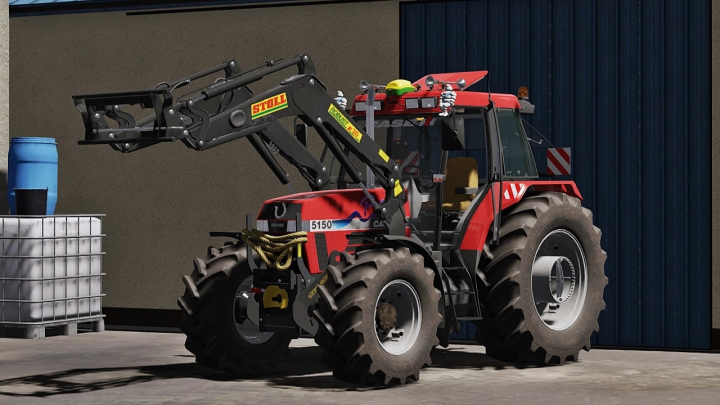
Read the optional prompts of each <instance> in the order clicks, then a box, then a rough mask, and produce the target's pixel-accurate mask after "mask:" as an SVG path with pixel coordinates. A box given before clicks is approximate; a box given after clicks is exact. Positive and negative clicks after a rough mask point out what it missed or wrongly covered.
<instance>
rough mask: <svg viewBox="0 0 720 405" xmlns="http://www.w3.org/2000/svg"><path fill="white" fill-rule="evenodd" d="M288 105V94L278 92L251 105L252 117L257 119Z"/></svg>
mask: <svg viewBox="0 0 720 405" xmlns="http://www.w3.org/2000/svg"><path fill="white" fill-rule="evenodd" d="M287 107H288V102H287V95H286V94H285V93H282V94H278V95H277V96H272V97H270V98H266V99H265V100H263V101H261V102H259V103H255V104H253V105H252V106H250V109H251V111H250V118H251V119H253V120H255V119H258V118H260V117H264V116H266V115H268V114H272V113H274V112H277V111H280V110H284V109H286V108H287Z"/></svg>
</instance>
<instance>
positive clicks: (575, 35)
mask: <svg viewBox="0 0 720 405" xmlns="http://www.w3.org/2000/svg"><path fill="white" fill-rule="evenodd" d="M401 7H402V9H401V25H402V27H401V51H402V58H401V72H402V75H403V78H407V79H408V80H411V81H412V80H415V79H417V78H419V77H422V76H423V75H425V74H428V73H439V72H447V71H464V70H481V69H488V70H490V72H491V74H490V85H491V90H492V91H495V92H504V93H508V92H511V93H516V92H517V89H518V87H519V86H522V85H526V86H528V87H529V88H530V100H531V102H533V103H534V104H535V105H536V114H535V115H534V116H533V117H532V118H531V120H530V122H531V123H532V125H533V126H535V127H536V128H538V129H539V130H540V132H541V133H543V134H544V135H545V136H546V137H548V138H549V139H550V141H552V142H553V143H554V144H555V145H556V146H568V147H571V148H572V154H573V164H572V171H573V174H572V176H571V177H572V178H573V179H574V180H575V181H576V182H577V183H578V185H579V187H580V190H581V192H582V193H583V196H584V197H585V201H584V205H585V206H586V207H588V208H590V209H591V210H592V211H593V212H594V213H595V222H596V224H597V225H598V226H599V227H600V228H601V229H602V230H603V238H602V245H603V248H604V249H605V250H606V251H607V253H608V261H607V266H606V274H607V276H608V278H609V279H610V284H609V285H608V287H607V289H606V291H605V300H606V302H607V311H605V312H604V313H603V314H602V316H601V318H600V328H601V331H600V333H599V335H598V336H596V337H595V338H594V339H593V343H595V344H599V345H612V346H615V345H617V346H645V347H666V348H692V349H709V348H710V328H711V324H710V322H711V300H710V274H711V252H710V218H711V206H710V177H711V169H710V137H711V133H710V124H711V117H710V108H711V100H710V84H711V79H710V0H552V1H551V0H478V1H458V2H441V3H405V4H402V6H401ZM477 90H483V91H484V90H486V87H485V84H480V85H478V88H477ZM531 136H532V134H531ZM538 155H541V153H538ZM540 160H541V161H542V162H540V163H541V164H539V165H538V168H539V169H541V170H543V169H544V159H540ZM471 333H472V331H471V330H467V331H465V332H464V333H463V334H459V335H457V337H471V336H472V335H471Z"/></svg>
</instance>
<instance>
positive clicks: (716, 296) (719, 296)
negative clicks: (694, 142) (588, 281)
mask: <svg viewBox="0 0 720 405" xmlns="http://www.w3.org/2000/svg"><path fill="white" fill-rule="evenodd" d="M712 94H720V2H717V1H713V2H712ZM712 124H713V125H712V128H713V129H712V172H713V179H712V207H713V216H712V250H713V251H712V255H713V260H712V266H713V271H712V280H713V281H712V284H713V286H712V291H713V292H712V297H713V298H712V300H713V303H712V306H713V321H712V327H713V328H714V329H720V213H719V212H718V210H720V109H719V108H717V107H714V108H713V109H712ZM718 339H720V331H718ZM718 344H719V345H720V342H718ZM717 349H719V350H720V347H717Z"/></svg>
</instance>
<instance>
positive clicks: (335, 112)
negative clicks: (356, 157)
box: [328, 104, 362, 143]
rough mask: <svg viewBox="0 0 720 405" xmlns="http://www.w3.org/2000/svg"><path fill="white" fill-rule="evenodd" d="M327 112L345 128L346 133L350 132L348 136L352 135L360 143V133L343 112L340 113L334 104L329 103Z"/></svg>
mask: <svg viewBox="0 0 720 405" xmlns="http://www.w3.org/2000/svg"><path fill="white" fill-rule="evenodd" d="M328 113H330V115H331V116H332V117H333V118H335V121H337V122H338V123H339V124H340V125H342V127H343V128H345V130H346V131H347V133H348V134H350V136H352V137H353V139H355V140H356V141H357V143H360V140H361V139H362V133H361V132H360V131H358V129H357V128H355V125H353V124H352V122H350V120H349V119H347V118H345V116H344V115H343V113H341V112H340V110H338V109H337V107H335V105H334V104H330V108H328Z"/></svg>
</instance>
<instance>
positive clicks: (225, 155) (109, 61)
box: [0, 1, 399, 309]
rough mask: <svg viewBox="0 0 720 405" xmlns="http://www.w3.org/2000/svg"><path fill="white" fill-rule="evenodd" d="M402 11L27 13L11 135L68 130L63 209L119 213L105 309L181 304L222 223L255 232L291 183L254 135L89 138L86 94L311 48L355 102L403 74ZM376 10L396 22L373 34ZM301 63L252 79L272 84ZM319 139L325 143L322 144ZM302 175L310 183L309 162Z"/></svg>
mask: <svg viewBox="0 0 720 405" xmlns="http://www.w3.org/2000/svg"><path fill="white" fill-rule="evenodd" d="M5 3H6V4H7V1H5ZM398 13H399V6H398V3H397V2H373V3H353V4H336V5H299V6H292V7H286V8H265V9H262V8H260V9H244V10H234V11H214V12H193V13H177V14H159V15H145V16H128V15H127V14H126V13H124V12H109V13H97V14H72V15H56V16H42V17H22V18H13V19H12V20H11V21H10V28H11V30H12V34H13V35H12V37H11V38H10V49H11V50H12V54H13V63H12V66H11V71H10V75H11V77H12V81H11V83H10V86H11V93H10V94H11V102H10V110H11V114H12V117H13V119H12V123H11V127H10V129H11V133H12V135H13V136H50V137H56V138H57V143H58V154H59V159H60V161H59V197H58V205H57V213H58V214H78V213H103V214H107V217H106V219H105V221H104V226H105V228H104V231H105V233H107V235H108V236H107V238H106V240H105V245H104V250H105V251H106V252H107V255H106V256H105V258H104V261H103V266H104V271H105V272H106V273H107V278H106V280H105V282H104V290H105V292H106V293H107V297H106V298H105V300H104V306H106V307H126V308H155V309H175V308H177V305H176V298H177V297H178V296H179V295H180V294H181V293H182V291H183V284H182V282H181V278H182V276H183V275H185V274H189V272H190V271H191V270H192V259H193V257H195V256H202V255H205V252H206V247H207V246H208V245H210V244H212V243H213V242H214V243H216V244H222V240H217V239H215V240H211V238H209V237H208V236H207V235H208V232H210V231H211V230H236V231H239V230H241V229H242V228H243V227H244V218H245V216H244V214H245V213H246V212H247V211H253V212H255V213H257V210H258V209H259V208H260V205H261V204H262V202H263V201H264V200H265V199H268V198H271V197H275V196H279V195H282V194H286V193H287V189H286V188H285V187H284V186H282V185H281V184H280V183H279V182H278V181H277V180H276V179H275V177H274V176H273V175H272V173H271V172H270V170H269V169H268V168H267V167H266V166H265V164H264V163H263V162H262V160H261V159H260V158H259V157H258V156H257V155H256V153H255V152H254V150H253V149H252V148H251V146H250V144H249V143H248V142H247V141H246V140H239V141H235V142H233V143H230V144H226V145H223V146H222V147H218V148H216V149H212V150H209V151H205V152H195V151H193V150H191V149H187V148H185V147H184V146H183V145H182V144H180V143H173V144H161V145H156V146H153V147H150V148H147V149H144V150H142V151H139V152H136V153H132V154H120V153H117V152H115V151H113V150H111V149H110V147H108V146H78V145H77V143H76V142H77V140H79V139H81V138H82V137H83V126H82V121H81V118H80V114H79V112H78V111H77V110H76V109H75V107H74V105H73V102H72V99H71V96H72V95H74V94H83V93H97V92H118V91H128V90H140V89H147V88H151V87H153V86H154V85H155V84H157V83H158V82H161V81H166V80H172V79H176V78H178V77H182V76H184V75H187V74H190V73H194V72H197V71H200V70H203V69H205V68H208V67H211V66H214V65H216V64H218V63H220V62H222V61H223V60H224V59H227V58H235V59H236V60H237V61H238V62H239V63H240V65H241V67H242V68H250V67H254V66H256V65H259V64H261V63H262V62H264V61H266V60H269V59H277V58H279V57H288V56H294V55H296V54H298V53H300V52H308V53H309V54H310V55H311V56H312V57H313V58H314V60H315V64H316V67H317V71H318V76H319V78H320V80H321V81H322V82H323V83H324V84H325V85H326V86H327V87H328V89H329V90H330V91H331V92H332V93H333V94H334V92H335V91H337V90H342V91H343V92H344V93H345V94H346V96H348V98H349V99H350V98H352V97H354V96H355V95H356V94H357V93H358V92H359V91H358V87H357V86H358V83H359V81H360V80H361V79H367V80H369V81H371V82H378V83H387V82H388V81H390V80H392V79H395V78H397V75H398V66H399V30H398V28H397V27H398V21H399V15H398ZM367 16H372V25H373V26H374V27H387V29H376V30H366V27H365V24H366V23H367ZM367 36H369V38H367V39H362V38H361V37H367ZM294 73H295V72H293V71H291V70H287V71H285V72H283V73H282V74H279V75H274V76H272V77H270V78H268V79H266V81H265V82H263V83H260V84H258V85H255V86H251V87H252V88H253V90H254V91H256V92H258V91H260V90H264V89H267V88H270V87H272V86H275V85H277V84H279V82H280V81H281V80H282V79H284V78H285V77H288V76H290V75H291V74H294ZM5 82H6V81H5ZM0 91H1V90H0ZM3 117H4V115H3ZM311 141H314V142H313V143H311V148H312V149H313V150H317V149H318V146H319V141H318V140H311ZM4 143H7V142H4ZM289 169H292V167H290V168H289ZM289 172H290V173H291V176H292V178H293V179H296V180H299V181H297V183H296V186H298V188H302V186H301V185H302V181H301V178H300V176H299V175H298V174H297V172H296V171H294V170H292V171H290V170H289Z"/></svg>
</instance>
